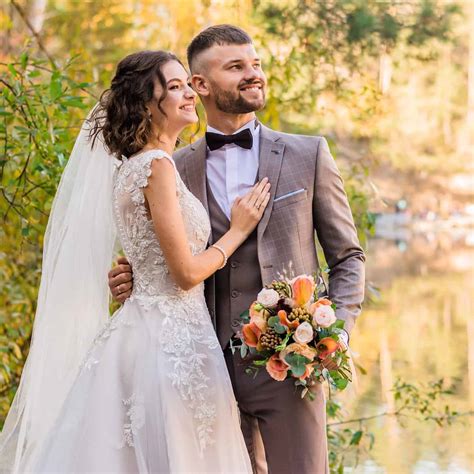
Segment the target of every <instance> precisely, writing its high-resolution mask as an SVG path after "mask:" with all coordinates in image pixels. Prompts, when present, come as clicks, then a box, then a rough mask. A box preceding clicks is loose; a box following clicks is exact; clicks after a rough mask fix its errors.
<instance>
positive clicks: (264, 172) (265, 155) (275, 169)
mask: <svg viewBox="0 0 474 474" xmlns="http://www.w3.org/2000/svg"><path fill="white" fill-rule="evenodd" d="M261 127H262V129H261V131H260V157H259V168H258V179H259V180H262V179H263V178H265V177H267V178H268V179H269V180H270V183H271V188H270V201H269V202H268V205H267V208H266V209H265V212H264V213H263V217H262V220H261V221H260V222H259V224H258V228H257V235H258V244H259V245H260V241H261V239H262V236H263V233H264V232H265V229H266V228H267V224H268V220H269V219H270V215H271V213H272V209H273V200H274V199H275V193H276V189H277V185H278V179H279V178H280V171H281V165H282V161H283V151H284V149H285V145H284V144H283V143H279V142H278V140H279V139H280V137H279V136H278V135H277V134H276V133H274V132H272V130H270V129H269V128H267V127H264V126H263V125H261Z"/></svg>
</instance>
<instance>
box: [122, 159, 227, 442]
mask: <svg viewBox="0 0 474 474" xmlns="http://www.w3.org/2000/svg"><path fill="white" fill-rule="evenodd" d="M164 157H166V158H167V159H169V160H171V161H172V159H171V158H170V157H169V156H168V155H167V154H166V153H165V152H163V151H161V150H152V151H148V152H144V153H142V154H140V155H137V156H135V157H133V158H131V159H128V160H127V159H125V160H124V162H123V163H122V165H121V167H120V168H119V169H118V171H117V174H116V177H115V183H114V207H115V217H116V221H117V227H118V234H119V237H120V240H121V243H122V247H123V249H124V250H125V253H126V255H127V258H128V259H129V261H130V263H131V265H132V268H133V277H134V286H133V293H132V296H131V300H132V301H137V302H138V303H139V304H140V305H141V306H142V307H143V308H144V309H146V310H150V309H151V308H153V306H154V305H157V306H158V307H159V308H160V313H161V314H163V315H165V316H164V318H163V321H162V330H161V332H160V336H159V339H160V340H159V341H158V342H159V343H160V344H161V345H162V347H163V350H164V352H165V353H166V354H167V356H168V357H169V362H170V364H171V368H170V373H168V374H167V375H168V377H169V378H170V380H171V382H172V385H173V387H175V388H176V390H177V392H178V393H179V396H180V397H181V398H182V400H184V401H185V402H186V404H187V405H188V407H189V408H190V410H191V411H192V413H193V415H192V416H193V417H194V419H195V420H196V436H197V438H198V441H199V446H200V448H201V451H203V450H204V449H205V448H206V447H207V446H209V445H211V444H212V443H213V442H214V440H213V438H212V433H213V424H214V422H215V418H216V406H215V404H214V403H213V402H212V400H213V398H214V397H213V396H212V393H213V390H215V388H214V387H210V386H209V385H208V382H209V377H208V375H206V373H205V367H206V364H207V355H206V351H205V350H204V347H206V348H207V351H208V350H209V349H211V350H213V349H217V348H218V347H219V343H218V340H217V337H216V335H215V333H214V330H213V329H212V324H211V321H210V317H209V313H208V312H207V308H206V305H205V299H204V284H203V283H201V284H200V285H198V286H196V287H195V288H193V289H192V290H190V291H184V290H182V289H181V288H179V287H178V286H177V285H176V284H175V283H174V281H173V279H172V278H171V275H170V272H169V270H168V267H167V265H166V262H165V259H164V256H163V252H162V250H161V248H160V245H159V242H158V239H157V238H156V236H155V232H154V228H153V222H152V221H151V220H150V219H149V216H148V211H147V209H146V205H145V197H144V194H143V188H144V187H146V185H147V183H148V178H149V176H150V175H151V164H152V162H153V160H155V159H162V158H164ZM173 166H174V162H173ZM175 173H176V192H177V197H178V202H179V206H180V208H181V212H182V215H183V221H184V224H185V230H186V235H187V238H188V242H189V246H190V250H191V252H192V253H193V254H197V253H199V252H202V251H204V250H205V248H206V245H207V241H208V238H209V235H210V232H211V225H210V222H209V217H208V215H207V213H206V210H205V209H204V207H203V205H202V204H201V203H200V202H199V200H198V199H197V198H196V197H195V196H194V195H193V194H192V193H191V192H190V191H189V190H188V189H187V188H186V186H185V184H184V183H183V181H182V180H181V177H180V176H179V174H178V172H177V170H176V167H175ZM206 315H207V316H206ZM130 424H132V423H130ZM130 429H132V428H131V427H130ZM132 432H133V430H132ZM127 433H128V431H127Z"/></svg>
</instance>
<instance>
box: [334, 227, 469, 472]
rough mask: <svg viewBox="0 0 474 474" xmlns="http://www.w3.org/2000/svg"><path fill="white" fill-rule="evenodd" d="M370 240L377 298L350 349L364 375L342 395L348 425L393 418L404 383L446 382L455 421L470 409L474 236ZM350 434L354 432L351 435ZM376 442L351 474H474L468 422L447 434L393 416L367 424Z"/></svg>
mask: <svg viewBox="0 0 474 474" xmlns="http://www.w3.org/2000/svg"><path fill="white" fill-rule="evenodd" d="M396 237H397V238H398V239H400V237H402V238H401V239H400V240H395V239H393V240H392V239H387V238H383V239H380V238H379V239H372V240H371V241H370V242H369V249H368V252H367V256H368V262H367V277H368V281H370V282H372V284H374V285H376V286H378V287H379V288H380V290H381V297H380V299H379V300H378V301H375V302H371V303H368V304H367V305H366V307H365V309H364V312H363V314H362V316H361V318H360V320H359V321H358V323H357V325H356V328H355V330H354V332H353V336H352V340H351V347H352V349H353V350H354V351H355V352H356V353H358V354H359V356H358V358H357V362H358V363H359V364H360V365H362V366H363V367H364V368H365V369H366V370H367V375H359V377H358V386H357V389H356V393H355V389H354V391H347V393H344V394H342V396H340V399H341V401H343V403H344V406H345V407H347V408H348V413H347V417H348V418H358V417H361V416H370V415H373V414H377V413H381V412H384V411H392V410H393V409H394V408H395V406H396V404H395V401H394V399H393V393H392V392H391V391H390V388H391V387H392V385H393V383H394V382H395V380H396V379H397V377H401V378H402V379H403V380H404V381H405V382H408V383H418V382H429V381H434V380H437V379H440V378H442V377H444V378H445V380H447V381H448V382H452V383H455V394H454V395H453V396H450V397H448V398H447V399H446V400H447V402H448V403H449V405H450V407H451V408H452V409H455V410H457V411H459V412H465V411H470V410H474V310H473V308H474V271H473V268H474V236H473V233H472V232H471V233H470V232H468V231H463V230H457V231H451V232H442V233H440V232H430V233H424V234H410V235H408V237H409V238H408V239H407V240H405V239H403V237H404V236H403V235H402V236H400V235H398V236H396ZM353 427H355V426H353ZM368 427H369V428H370V431H371V432H372V433H373V434H374V436H375V444H374V447H373V449H372V450H371V451H369V452H368V453H365V454H364V453H362V455H361V458H360V461H359V465H358V467H357V468H356V469H355V470H353V469H347V472H357V473H365V472H367V473H448V472H449V473H471V472H474V417H472V416H466V417H463V418H462V419H460V420H459V421H457V422H455V424H453V425H451V426H447V427H438V426H437V425H436V424H435V423H434V422H426V421H423V422H421V421H415V420H409V419H408V420H407V419H405V420H404V421H403V426H402V425H401V424H400V422H399V421H397V419H395V418H393V417H383V418H377V419H375V420H373V421H371V422H370V423H369V424H368Z"/></svg>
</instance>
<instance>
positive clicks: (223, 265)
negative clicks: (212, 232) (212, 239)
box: [211, 244, 227, 270]
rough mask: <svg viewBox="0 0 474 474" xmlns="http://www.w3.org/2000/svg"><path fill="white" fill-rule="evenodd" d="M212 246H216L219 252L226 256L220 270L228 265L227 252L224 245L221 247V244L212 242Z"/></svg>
mask: <svg viewBox="0 0 474 474" xmlns="http://www.w3.org/2000/svg"><path fill="white" fill-rule="evenodd" d="M211 247H214V248H215V249H216V250H219V252H220V253H221V254H222V256H223V257H224V263H223V264H222V265H221V266H220V267H219V268H218V270H222V269H223V268H224V267H225V266H226V265H227V254H226V253H225V251H224V249H223V248H222V247H219V245H216V244H212V245H211Z"/></svg>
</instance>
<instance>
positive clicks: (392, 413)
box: [326, 407, 474, 426]
mask: <svg viewBox="0 0 474 474" xmlns="http://www.w3.org/2000/svg"><path fill="white" fill-rule="evenodd" d="M404 408H406V407H402V408H400V409H399V410H396V411H384V412H382V413H379V414H377V415H372V416H362V417H360V418H353V419H351V420H345V421H336V422H334V423H327V424H326V426H337V425H347V424H349V423H362V422H364V421H369V420H373V419H374V418H381V417H383V416H400V415H402V411H403V409H404ZM473 415H474V410H470V411H466V412H462V413H456V414H455V415H450V416H447V415H443V416H444V417H445V418H458V417H461V416H473Z"/></svg>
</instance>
